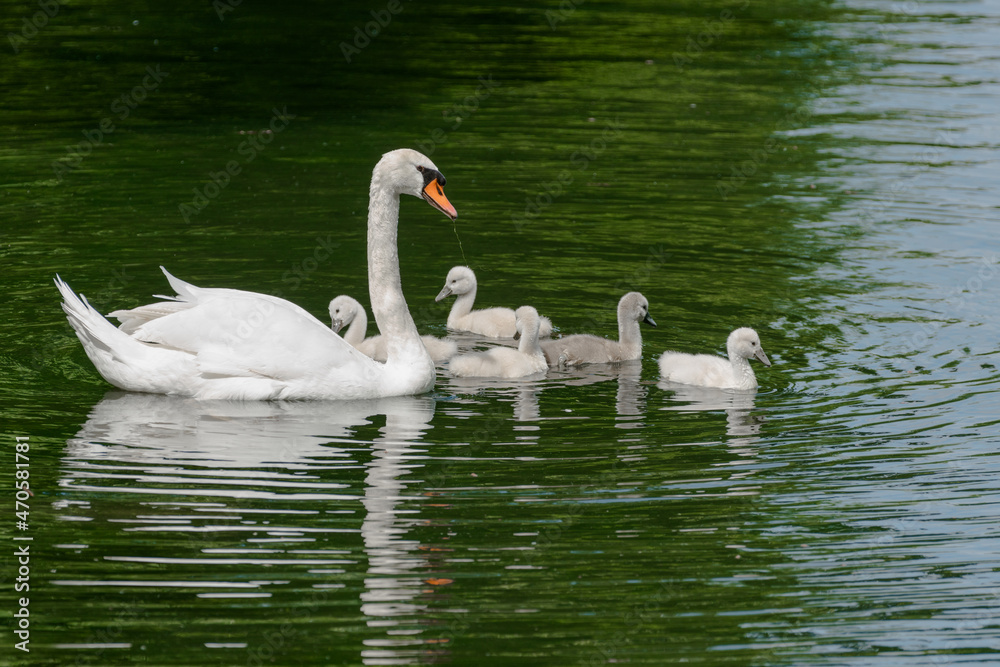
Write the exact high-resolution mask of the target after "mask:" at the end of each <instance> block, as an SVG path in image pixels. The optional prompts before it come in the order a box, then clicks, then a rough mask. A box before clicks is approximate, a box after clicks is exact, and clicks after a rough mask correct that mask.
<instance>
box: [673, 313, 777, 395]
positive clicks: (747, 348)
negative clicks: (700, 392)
mask: <svg viewBox="0 0 1000 667" xmlns="http://www.w3.org/2000/svg"><path fill="white" fill-rule="evenodd" d="M726 351H727V352H728V353H729V359H728V360H726V359H723V358H722V357H717V356H715V355H712V354H685V353H683V352H664V353H663V355H662V356H660V362H659V363H660V376H661V377H662V378H663V379H664V380H669V381H671V382H680V383H682V384H690V385H695V386H699V387H718V388H720V389H756V388H757V377H756V376H755V375H754V373H753V369H752V368H750V362H749V361H748V359H750V358H751V357H756V358H757V359H758V360H760V362H761V363H762V364H764V365H765V366H770V365H771V361H770V360H769V359H768V358H767V355H766V354H764V348H763V347H761V344H760V336H758V335H757V332H756V331H754V330H753V329H750V328H749V327H743V328H740V329H737V330H736V331H734V332H732V333H731V334H729V339H728V340H727V341H726Z"/></svg>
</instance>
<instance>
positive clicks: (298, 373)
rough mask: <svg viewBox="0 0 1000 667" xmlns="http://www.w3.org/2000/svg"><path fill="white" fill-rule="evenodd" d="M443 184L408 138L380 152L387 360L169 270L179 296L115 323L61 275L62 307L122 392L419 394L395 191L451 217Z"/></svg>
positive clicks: (268, 300)
mask: <svg viewBox="0 0 1000 667" xmlns="http://www.w3.org/2000/svg"><path fill="white" fill-rule="evenodd" d="M443 184H444V177H443V176H442V175H441V173H440V172H439V171H438V170H437V168H436V167H435V166H434V164H433V163H432V162H431V161H430V160H428V159H427V158H426V157H424V156H423V155H421V154H420V153H418V152H416V151H413V150H409V149H401V150H397V151H392V152H390V153H386V154H385V155H384V156H382V159H381V160H380V161H379V163H378V164H377V165H376V166H375V169H374V171H373V173H372V182H371V189H370V201H369V210H368V283H369V285H370V290H371V301H372V310H373V312H374V313H375V318H376V321H377V322H378V326H379V329H380V330H381V331H382V333H383V334H384V335H385V337H386V340H387V355H388V359H387V361H386V362H385V363H384V364H381V363H378V362H376V361H374V360H373V359H371V358H369V357H368V356H366V355H364V354H362V353H361V352H359V351H358V350H355V349H354V348H353V347H351V345H350V344H348V343H347V342H346V341H344V340H343V339H342V338H341V337H340V336H338V335H337V334H335V333H334V332H333V331H331V330H330V328H329V327H327V326H326V325H324V324H323V323H322V322H320V321H319V320H317V319H316V318H315V317H313V316H312V315H310V314H309V313H307V312H306V311H305V310H303V309H302V308H299V307H298V306H296V305H295V304H293V303H290V302H288V301H285V300H284V299H280V298H278V297H274V296H268V295H266V294H256V293H254V292H244V291H241V290H234V289H205V288H200V287H195V286H194V285H191V284H189V283H186V282H184V281H182V280H178V279H177V278H174V277H173V276H171V275H170V274H169V273H167V271H166V269H164V271H163V272H164V273H165V274H166V276H167V279H168V280H169V281H170V285H171V287H173V289H174V291H175V292H176V293H177V296H176V297H172V299H173V300H171V301H166V302H160V303H155V304H150V305H148V306H142V307H140V308H136V309H133V310H130V311H116V314H117V316H118V317H119V319H121V320H122V328H120V329H119V328H116V327H115V326H114V325H112V324H111V323H110V322H108V321H107V320H106V319H104V317H102V316H101V314H100V313H98V312H97V311H96V310H94V308H93V307H91V305H90V304H89V303H88V302H87V300H86V299H85V298H83V297H78V296H77V295H76V294H74V293H73V291H72V290H71V289H70V288H69V286H68V285H66V283H65V282H63V281H62V279H61V278H58V277H57V278H56V285H57V286H58V288H59V291H60V293H61V294H62V297H63V310H64V311H65V312H66V316H67V318H68V319H69V323H70V325H71V326H72V327H73V329H74V330H75V331H76V334H77V337H78V338H79V339H80V342H81V343H83V347H84V350H86V352H87V356H89V357H90V359H91V361H93V363H94V365H95V366H96V367H97V370H98V372H100V374H101V375H102V376H103V377H104V378H105V379H106V380H107V381H108V382H110V383H111V384H113V385H115V386H117V387H120V388H122V389H126V390H129V391H142V392H151V393H157V394H170V395H177V396H191V397H194V398H199V399H228V400H277V399H285V400H294V399H355V398H381V397H387V396H400V395H407V394H420V393H423V392H426V391H428V390H429V389H430V388H431V387H432V386H433V384H434V376H435V372H434V362H433V361H432V360H431V358H430V355H428V354H427V350H426V349H425V348H424V346H423V344H422V343H421V342H420V336H419V335H418V334H417V328H416V326H415V325H414V323H413V318H412V317H410V313H409V310H408V309H407V307H406V301H405V300H404V298H403V292H402V287H401V285H400V278H399V256H398V254H397V249H396V225H397V223H398V219H399V195H400V194H404V193H405V194H411V195H415V196H418V197H419V196H422V197H424V199H426V200H427V201H428V202H429V203H431V204H432V205H433V206H435V207H436V208H438V209H439V210H441V211H442V212H444V213H445V214H446V215H448V216H449V217H451V218H454V217H456V215H457V214H456V213H455V209H454V207H452V205H451V204H450V203H449V202H448V200H447V198H446V197H445V196H444V192H443V191H442V190H441V188H440V186H441V185H443ZM164 298H171V297H164Z"/></svg>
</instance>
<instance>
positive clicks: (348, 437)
mask: <svg viewBox="0 0 1000 667" xmlns="http://www.w3.org/2000/svg"><path fill="white" fill-rule="evenodd" d="M383 414H384V415H385V416H386V418H385V426H384V427H383V433H384V434H385V437H387V438H393V439H394V440H398V439H410V440H417V439H419V438H420V436H421V433H422V432H423V430H424V429H426V428H427V424H428V423H429V422H430V420H431V418H432V417H433V415H434V401H433V399H431V398H429V397H413V396H396V397H390V398H379V399H368V400H358V401H341V402H338V403H336V404H335V409H331V405H330V404H329V403H313V402H301V401H287V402H267V403H264V402H253V401H251V402H247V401H198V400H194V399H190V398H182V397H177V396H157V395H154V394H139V393H125V392H110V393H109V394H108V395H107V396H106V397H105V398H104V399H103V400H101V401H100V402H99V403H97V405H95V406H94V408H93V410H91V413H90V416H89V418H88V419H87V422H86V423H85V424H84V425H83V426H82V427H81V429H80V432H79V433H78V434H77V435H76V437H74V438H71V439H70V440H69V441H68V443H67V445H68V449H67V457H66V459H67V462H68V463H69V464H70V469H71V470H77V469H87V468H92V467H93V466H94V465H95V464H103V463H116V464H118V463H120V464H135V465H136V466H139V467H137V468H136V471H137V472H138V473H139V474H142V475H143V477H144V479H150V477H149V475H162V474H164V471H165V470H167V469H168V468H169V469H170V473H169V474H170V475H171V476H172V477H174V483H177V484H179V485H181V486H183V482H187V483H195V484H199V485H212V484H214V483H217V482H219V478H218V477H217V476H213V475H206V474H205V468H211V469H242V470H244V471H246V475H247V477H248V478H255V477H258V476H259V477H262V478H268V477H273V476H274V475H273V474H272V473H258V472H257V471H255V470H254V469H255V468H261V467H268V466H272V465H277V466H279V467H282V468H287V469H290V470H297V469H308V468H309V467H310V466H312V465H315V464H316V463H317V462H319V463H322V464H324V465H327V464H329V463H330V461H331V460H336V459H339V458H346V456H345V455H344V453H343V450H342V449H340V448H338V446H337V443H339V442H352V443H353V442H354V438H353V431H354V429H355V428H357V427H359V426H364V425H367V424H369V423H371V420H370V417H371V416H373V415H383ZM187 464H190V465H194V466H199V469H198V470H197V471H193V472H192V471H191V470H187V469H185V468H184V467H183V466H184V465H187ZM116 470H120V469H118V468H116ZM99 477H100V475H97V476H96V477H95V476H94V475H92V474H88V475H86V476H84V477H81V478H79V479H77V478H75V477H74V476H73V475H71V478H70V479H67V480H66V483H67V484H70V485H72V486H74V487H78V486H79V485H80V484H82V483H90V481H93V480H95V479H97V478H99ZM297 479H298V480H300V481H301V482H302V484H301V486H302V487H303V488H304V489H312V488H313V487H312V484H311V482H314V481H315V480H314V479H310V480H306V479H303V478H297ZM254 484H255V483H254ZM295 486H299V484H296V485H295ZM338 486H339V485H338ZM230 487H231V485H229V484H225V485H224V486H223V487H222V488H221V489H219V491H220V492H221V494H222V495H226V493H225V489H226V488H230ZM165 492H166V491H165ZM189 492H190V491H187V490H184V489H178V490H177V493H189ZM201 492H202V490H201V489H199V491H198V493H201ZM213 493H214V491H213Z"/></svg>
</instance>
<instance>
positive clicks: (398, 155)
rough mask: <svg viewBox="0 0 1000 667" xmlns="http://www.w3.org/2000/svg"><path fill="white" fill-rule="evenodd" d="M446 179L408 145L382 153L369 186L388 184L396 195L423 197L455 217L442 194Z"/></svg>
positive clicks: (423, 156) (452, 207)
mask: <svg viewBox="0 0 1000 667" xmlns="http://www.w3.org/2000/svg"><path fill="white" fill-rule="evenodd" d="M445 182H446V179H445V177H444V174H442V173H441V172H440V171H439V170H438V168H437V167H436V166H435V165H434V163H433V162H431V161H430V158H428V157H427V156H425V155H423V154H422V153H419V152H417V151H415V150H413V149H410V148H399V149H397V150H394V151H389V152H388V153H386V154H385V155H383V156H382V159H381V160H379V162H378V164H376V165H375V169H374V171H373V172H372V187H373V188H374V187H388V188H389V189H391V190H392V191H394V192H396V193H399V194H408V195H413V196H414V197H422V198H423V199H424V200H426V201H427V203H428V204H430V205H431V206H433V207H434V208H436V209H437V210H439V211H441V212H442V213H444V214H445V215H446V216H448V217H449V218H451V219H452V220H454V219H455V218H457V217H458V212H457V211H455V207H454V206H452V205H451V202H450V201H448V198H447V197H446V196H445V195H444V190H443V187H444V184H445Z"/></svg>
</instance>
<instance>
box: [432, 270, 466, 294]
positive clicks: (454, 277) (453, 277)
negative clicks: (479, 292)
mask: <svg viewBox="0 0 1000 667" xmlns="http://www.w3.org/2000/svg"><path fill="white" fill-rule="evenodd" d="M475 289H476V274H475V273H473V272H472V269H470V268H469V267H467V266H453V267H452V268H451V271H449V272H448V277H447V278H445V279H444V287H442V288H441V291H440V292H438V295H437V296H436V297H434V300H435V301H440V300H441V299H443V298H445V297H448V296H451V295H452V294H454V295H455V296H461V295H463V294H468V293H469V292H472V291H474V290H475Z"/></svg>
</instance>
